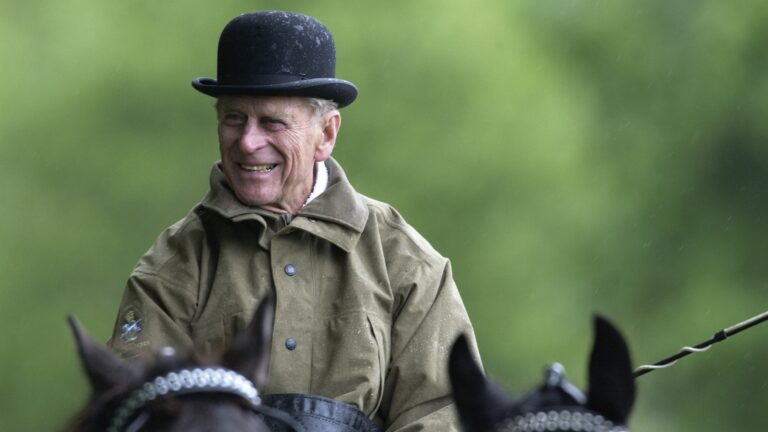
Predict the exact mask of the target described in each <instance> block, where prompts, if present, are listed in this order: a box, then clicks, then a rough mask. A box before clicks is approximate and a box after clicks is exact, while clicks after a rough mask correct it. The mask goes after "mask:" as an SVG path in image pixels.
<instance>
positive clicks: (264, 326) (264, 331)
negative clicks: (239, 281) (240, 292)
mask: <svg viewBox="0 0 768 432" xmlns="http://www.w3.org/2000/svg"><path fill="white" fill-rule="evenodd" d="M274 319H275V298H274V296H273V295H272V294H270V295H268V296H266V297H265V298H264V300H262V301H261V303H260V304H259V307H258V308H256V313H254V315H253V318H252V319H251V322H250V324H248V327H246V328H245V330H243V331H242V332H240V333H239V334H238V335H237V336H236V337H235V340H234V341H233V342H232V345H231V346H230V347H229V349H228V350H227V352H226V353H225V354H224V363H225V364H226V365H227V366H228V367H230V368H232V369H234V370H236V371H238V372H240V373H242V374H243V375H245V376H246V377H248V378H250V379H251V380H252V381H253V383H254V385H255V386H256V388H257V389H263V388H264V387H265V385H266V383H267V374H268V373H269V356H270V351H271V348H272V326H273V325H274Z"/></svg>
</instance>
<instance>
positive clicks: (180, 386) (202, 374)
mask: <svg viewBox="0 0 768 432" xmlns="http://www.w3.org/2000/svg"><path fill="white" fill-rule="evenodd" d="M205 393H212V394H221V393H225V394H232V395H235V396H239V397H240V398H242V399H244V400H245V401H246V402H248V405H249V407H250V408H251V409H252V410H253V411H255V412H257V413H259V414H261V415H264V416H268V417H272V418H275V419H277V420H279V421H281V422H283V423H285V424H287V425H288V426H289V427H290V428H292V429H293V430H294V431H296V432H304V428H303V427H301V426H300V425H299V424H298V423H297V422H296V421H295V420H294V419H293V418H292V417H291V416H290V415H288V414H287V413H285V412H283V411H280V410H277V409H274V408H271V407H268V406H265V405H262V404H261V398H260V397H259V392H258V391H257V390H256V387H255V386H254V385H253V383H252V382H251V381H250V380H249V379H248V378H246V377H244V376H243V375H240V374H239V373H237V372H235V371H232V370H229V369H224V368H193V369H178V370H175V371H172V372H169V373H166V374H165V375H159V376H157V377H155V378H153V379H150V380H148V381H146V382H144V383H143V384H142V385H141V386H140V387H139V388H137V389H136V390H134V391H133V392H131V394H130V395H128V397H126V398H125V399H123V400H122V401H121V402H120V404H119V405H118V408H117V409H116V410H115V413H114V414H113V415H112V418H111V420H110V422H109V427H108V428H107V432H126V431H128V432H132V431H138V430H139V429H140V428H141V427H142V426H143V425H144V423H146V421H147V420H148V416H147V415H143V414H145V413H142V414H140V415H137V413H140V412H141V411H142V408H143V407H144V406H145V405H146V404H147V402H149V401H152V400H155V399H157V398H160V397H164V396H171V395H187V394H205ZM132 419H133V420H132ZM129 420H132V421H130V422H129Z"/></svg>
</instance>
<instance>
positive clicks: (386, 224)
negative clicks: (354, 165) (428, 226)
mask: <svg viewBox="0 0 768 432" xmlns="http://www.w3.org/2000/svg"><path fill="white" fill-rule="evenodd" d="M361 196H362V195H361ZM362 199H363V200H364V202H365V203H366V206H367V207H368V210H369V217H368V222H367V224H366V225H367V226H366V230H369V229H374V230H375V231H376V234H377V236H378V237H379V238H380V239H381V242H382V247H383V248H384V249H385V252H388V253H395V254H397V255H398V256H401V257H410V261H412V262H421V263H426V264H429V265H430V266H438V267H443V266H444V265H445V263H446V262H447V259H446V258H445V257H444V256H442V255H441V254H440V253H439V252H438V251H437V250H435V248H434V247H433V246H432V244H431V243H430V242H429V241H428V240H427V239H426V238H425V237H424V236H423V235H421V233H419V232H418V231H417V230H416V229H415V228H414V227H413V226H412V225H410V224H409V223H408V222H407V221H406V220H405V218H404V217H403V216H402V215H401V214H400V212H398V211H397V210H396V209H395V208H394V207H393V206H392V205H390V204H388V203H385V202H382V201H378V200H375V199H373V198H369V197H367V196H362Z"/></svg>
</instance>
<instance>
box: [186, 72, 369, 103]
mask: <svg viewBox="0 0 768 432" xmlns="http://www.w3.org/2000/svg"><path fill="white" fill-rule="evenodd" d="M192 87H194V88H195V89H196V90H197V91H199V92H201V93H204V94H207V95H208V96H213V97H219V96H223V95H265V96H303V97H314V98H320V99H329V100H332V101H334V102H336V103H337V104H338V106H339V108H342V107H345V106H347V105H349V104H351V103H352V102H354V100H355V98H357V87H355V85H354V84H352V83H351V82H349V81H344V80H340V79H336V78H313V79H307V80H299V81H291V82H287V83H280V84H268V85H220V84H219V83H218V81H216V80H215V79H213V78H195V79H194V80H192Z"/></svg>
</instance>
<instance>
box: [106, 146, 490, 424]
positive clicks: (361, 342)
mask: <svg viewBox="0 0 768 432" xmlns="http://www.w3.org/2000/svg"><path fill="white" fill-rule="evenodd" d="M326 165H327V167H328V170H329V175H330V179H329V184H328V188H327V190H326V191H325V192H324V193H322V194H321V195H320V196H318V197H317V198H315V199H314V200H313V201H311V202H310V203H309V204H307V205H306V206H304V207H303V208H302V209H301V210H300V211H299V212H298V213H297V214H296V215H294V216H293V217H286V216H284V215H278V214H275V213H271V212H269V211H266V210H263V209H259V208H254V207H249V206H246V205H244V204H242V203H240V202H239V201H238V200H237V199H236V197H235V196H234V193H233V192H232V191H231V190H230V189H229V187H228V186H227V183H226V179H225V177H224V174H223V172H222V171H221V170H220V168H219V166H218V165H214V167H213V169H212V172H211V178H210V191H209V192H208V194H207V195H206V196H205V197H204V199H203V200H202V201H201V203H200V204H199V205H198V206H196V207H195V208H194V209H193V210H192V211H190V213H189V214H187V215H186V217H185V218H184V219H182V220H181V221H179V222H177V223H176V224H174V225H173V226H171V227H170V228H168V229H167V230H165V231H164V232H163V233H162V234H161V235H160V236H159V237H158V239H157V240H156V242H155V244H154V245H153V246H152V247H151V248H150V250H149V251H148V252H147V253H146V255H144V256H143V257H142V258H141V259H140V261H139V263H138V264H137V265H136V267H135V268H134V270H133V273H132V274H131V276H130V278H129V280H128V282H127V285H126V288H125V292H124V296H123V300H122V303H121V305H120V310H119V313H118V317H117V322H116V325H115V330H114V334H113V337H112V339H111V340H110V345H111V346H112V348H114V349H115V350H116V351H117V352H119V353H120V354H121V355H122V356H124V357H128V358H130V357H135V356H138V355H142V353H148V352H155V351H157V350H158V349H160V348H161V347H163V346H172V347H174V348H176V349H177V350H182V351H184V350H189V349H192V348H194V349H197V350H199V351H202V352H218V351H220V350H222V349H223V348H224V347H225V346H226V345H227V344H228V343H229V342H230V341H231V340H232V337H233V336H234V335H235V334H236V333H237V332H238V331H239V330H241V329H243V328H244V327H245V326H246V325H247V323H248V321H249V320H250V318H251V316H252V314H253V312H254V310H255V308H256V306H257V304H258V302H259V301H260V300H261V299H262V298H264V296H265V295H267V294H268V293H270V292H272V293H275V295H276V310H275V320H274V330H273V341H272V352H271V360H270V370H269V388H267V389H265V393H303V394H317V395H321V396H325V397H329V398H333V399H337V400H339V401H342V402H346V403H349V404H351V405H354V406H355V407H357V408H359V409H360V410H361V411H363V412H364V413H365V414H366V415H367V416H369V417H370V418H372V419H373V420H374V421H375V422H376V423H378V424H380V425H383V426H384V428H385V429H386V430H387V431H388V432H389V431H401V432H405V431H418V430H427V431H438V430H439V431H451V430H458V426H457V424H456V419H455V413H454V408H453V405H452V403H451V399H450V385H449V382H448V377H447V358H448V352H449V350H450V347H451V344H452V343H453V341H454V339H455V338H456V336H457V335H458V334H459V333H461V332H463V333H467V334H468V335H469V337H470V342H471V345H472V346H473V348H474V349H475V352H476V347H475V342H474V335H473V331H472V327H471V324H470V322H469V319H468V317H467V313H466V310H465V308H464V305H463V303H462V300H461V297H460V296H459V292H458V290H457V288H456V286H455V284H454V281H453V278H452V276H451V266H450V263H449V261H448V260H447V259H446V258H444V257H442V256H441V255H439V254H438V253H437V252H436V251H435V250H434V249H433V248H432V247H431V246H430V245H429V243H427V241H426V240H424V238H422V237H421V236H420V235H419V234H418V233H417V232H416V231H415V230H414V229H413V228H412V227H411V226H409V225H408V224H407V223H406V222H405V221H404V220H403V219H402V217H401V216H400V215H399V214H398V213H397V212H396V211H395V210H394V209H393V208H392V207H390V206H389V205H387V204H384V203H381V202H378V201H375V200H372V199H370V198H367V197H365V196H363V195H361V194H359V193H357V192H356V191H355V190H354V189H353V188H352V186H351V185H350V183H349V182H348V181H347V178H346V176H345V174H344V172H343V170H342V169H341V167H340V166H339V165H338V163H336V162H335V161H334V160H332V159H330V160H328V161H326Z"/></svg>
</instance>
